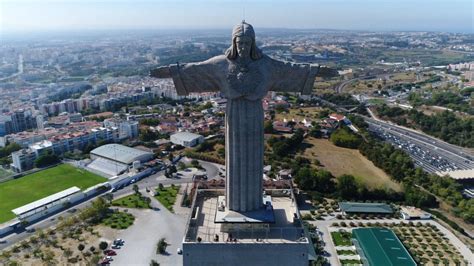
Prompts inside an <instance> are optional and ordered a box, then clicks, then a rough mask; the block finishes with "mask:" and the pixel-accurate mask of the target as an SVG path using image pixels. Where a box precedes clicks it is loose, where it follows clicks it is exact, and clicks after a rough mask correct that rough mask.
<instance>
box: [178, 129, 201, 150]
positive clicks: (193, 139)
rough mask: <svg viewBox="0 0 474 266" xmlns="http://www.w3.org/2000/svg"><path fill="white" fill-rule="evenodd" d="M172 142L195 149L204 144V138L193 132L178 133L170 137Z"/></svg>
mask: <svg viewBox="0 0 474 266" xmlns="http://www.w3.org/2000/svg"><path fill="white" fill-rule="evenodd" d="M170 140H171V142H173V143H174V144H176V145H181V146H184V147H194V146H196V145H198V144H200V143H203V142H204V137H203V136H201V135H199V134H194V133H191V132H178V133H175V134H173V135H171V137H170Z"/></svg>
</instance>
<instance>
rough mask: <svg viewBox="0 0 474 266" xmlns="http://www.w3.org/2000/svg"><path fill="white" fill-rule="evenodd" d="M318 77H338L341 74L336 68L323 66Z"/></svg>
mask: <svg viewBox="0 0 474 266" xmlns="http://www.w3.org/2000/svg"><path fill="white" fill-rule="evenodd" d="M316 76H318V77H325V78H331V77H337V76H339V72H338V71H337V70H336V69H334V68H329V67H326V66H321V67H320V68H319V70H318V73H317V74H316Z"/></svg>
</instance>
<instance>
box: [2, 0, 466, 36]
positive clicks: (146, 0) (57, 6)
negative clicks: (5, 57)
mask: <svg viewBox="0 0 474 266" xmlns="http://www.w3.org/2000/svg"><path fill="white" fill-rule="evenodd" d="M0 14H1V18H0V32H1V33H2V34H7V33H8V34H12V33H25V32H61V31H66V32H67V31H100V30H192V29H200V30H206V29H208V30H226V29H227V30H229V29H230V28H232V26H233V25H234V24H236V23H238V22H239V21H241V20H242V19H243V18H245V19H246V21H248V22H249V23H251V24H253V25H254V26H255V28H256V29H257V30H258V29H295V30H298V29H315V30H316V29H330V30H358V31H436V32H438V31H441V32H459V33H473V28H474V27H473V3H472V1H467V0H451V1H449V0H411V1H410V0H379V1H377V0H360V1H356V0H349V1H343V0H332V1H330V0H314V1H311V0H296V1H284V0H273V1H271V0H258V1H253V2H249V1H244V0H241V1H233V0H221V1H217V0H196V1H191V0H180V1H171V0H156V1H153V0H139V1H132V0H83V1H79V0H47V1H40V0H38V1H35V0H2V2H1V3H0Z"/></svg>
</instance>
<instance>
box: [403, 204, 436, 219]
mask: <svg viewBox="0 0 474 266" xmlns="http://www.w3.org/2000/svg"><path fill="white" fill-rule="evenodd" d="M400 214H401V215H402V217H403V219H405V220H416V219H420V220H427V219H431V214H430V213H427V212H425V211H423V210H421V209H419V208H415V207H409V206H402V207H401V208H400Z"/></svg>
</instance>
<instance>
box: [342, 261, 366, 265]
mask: <svg viewBox="0 0 474 266" xmlns="http://www.w3.org/2000/svg"><path fill="white" fill-rule="evenodd" d="M341 264H342V265H343V266H346V265H362V262H361V261H360V260H341Z"/></svg>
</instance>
